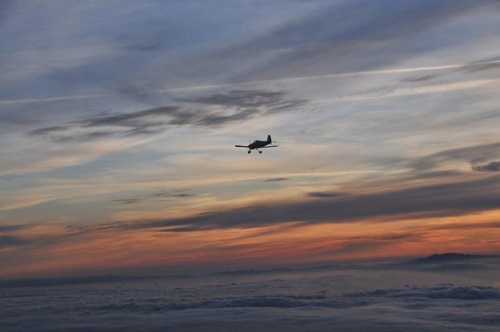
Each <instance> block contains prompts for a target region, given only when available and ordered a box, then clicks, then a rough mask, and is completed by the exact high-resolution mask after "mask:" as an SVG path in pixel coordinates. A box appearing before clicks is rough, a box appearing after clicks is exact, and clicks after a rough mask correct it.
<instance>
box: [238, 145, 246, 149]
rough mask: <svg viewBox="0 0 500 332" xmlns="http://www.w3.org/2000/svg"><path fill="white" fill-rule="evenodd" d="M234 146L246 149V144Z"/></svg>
mask: <svg viewBox="0 0 500 332" xmlns="http://www.w3.org/2000/svg"><path fill="white" fill-rule="evenodd" d="M235 147H237V148H247V149H248V145H235Z"/></svg>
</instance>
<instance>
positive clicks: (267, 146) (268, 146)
mask: <svg viewBox="0 0 500 332" xmlns="http://www.w3.org/2000/svg"><path fill="white" fill-rule="evenodd" d="M278 146H279V145H266V146H263V147H261V148H259V149H264V148H276V147H278Z"/></svg>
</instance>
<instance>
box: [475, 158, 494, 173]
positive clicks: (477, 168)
mask: <svg viewBox="0 0 500 332" xmlns="http://www.w3.org/2000/svg"><path fill="white" fill-rule="evenodd" d="M472 169H473V170H474V171H476V172H500V162H499V161H493V162H491V163H489V164H486V165H472Z"/></svg>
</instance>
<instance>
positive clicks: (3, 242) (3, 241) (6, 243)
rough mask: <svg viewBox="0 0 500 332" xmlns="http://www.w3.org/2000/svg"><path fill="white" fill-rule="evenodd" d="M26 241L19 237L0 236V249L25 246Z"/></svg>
mask: <svg viewBox="0 0 500 332" xmlns="http://www.w3.org/2000/svg"><path fill="white" fill-rule="evenodd" d="M26 243H27V241H26V240H24V239H23V238H21V237H19V236H13V235H1V236H0V249H3V248H9V247H18V246H22V245H24V244H26Z"/></svg>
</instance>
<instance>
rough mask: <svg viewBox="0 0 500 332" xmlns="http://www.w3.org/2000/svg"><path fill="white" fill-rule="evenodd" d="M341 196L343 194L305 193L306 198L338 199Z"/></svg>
mask: <svg viewBox="0 0 500 332" xmlns="http://www.w3.org/2000/svg"><path fill="white" fill-rule="evenodd" d="M342 195H343V194H341V193H334V192H323V191H314V192H310V193H307V196H309V197H314V198H330V197H340V196H342Z"/></svg>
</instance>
